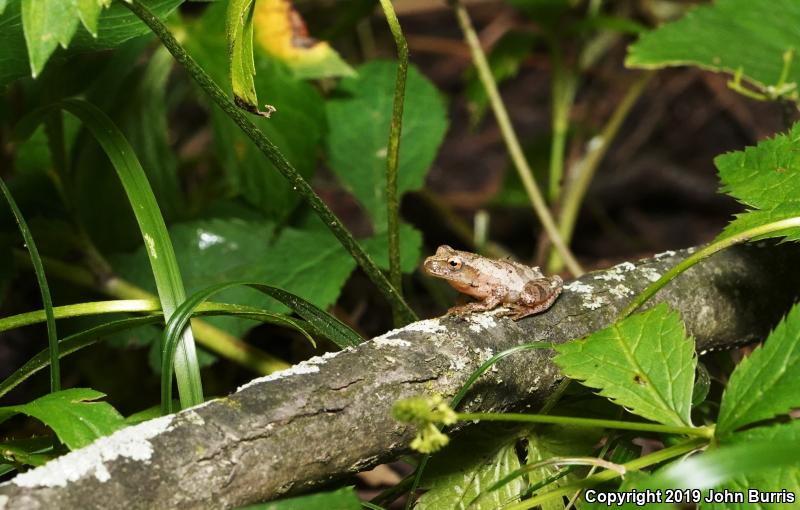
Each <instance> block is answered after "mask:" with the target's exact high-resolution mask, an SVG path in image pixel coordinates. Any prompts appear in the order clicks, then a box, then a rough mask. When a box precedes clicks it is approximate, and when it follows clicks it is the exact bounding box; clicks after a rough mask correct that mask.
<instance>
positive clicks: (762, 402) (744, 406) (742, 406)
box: [716, 305, 800, 436]
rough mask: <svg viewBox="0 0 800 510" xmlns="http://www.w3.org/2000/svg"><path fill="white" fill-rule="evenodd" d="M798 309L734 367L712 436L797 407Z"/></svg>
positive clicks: (799, 395)
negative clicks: (762, 343) (761, 344)
mask: <svg viewBox="0 0 800 510" xmlns="http://www.w3.org/2000/svg"><path fill="white" fill-rule="evenodd" d="M798 381H800V305H795V306H794V307H793V308H792V309H791V310H790V311H789V313H788V314H787V315H786V317H785V318H784V319H783V320H782V321H781V322H780V324H778V326H777V327H776V328H775V330H774V331H773V332H772V333H771V334H770V335H769V336H768V337H767V340H766V341H765V342H764V345H763V346H761V347H760V348H758V349H756V350H755V351H753V353H752V354H751V355H750V356H749V357H748V358H746V359H744V360H742V362H741V363H739V365H738V366H737V367H736V370H734V371H733V374H731V378H730V381H729V383H728V387H727V388H726V389H725V393H724V394H723V396H722V402H721V404H720V410H719V418H718V421H717V428H716V434H717V435H718V436H724V435H726V434H728V433H730V432H733V431H734V430H736V429H738V428H740V427H742V426H744V425H747V424H750V423H755V422H757V421H761V420H766V419H769V418H773V417H775V416H777V415H780V414H786V413H788V412H789V411H791V410H792V409H794V408H797V407H800V392H798V391H797V383H798Z"/></svg>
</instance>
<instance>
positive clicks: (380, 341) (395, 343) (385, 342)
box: [372, 335, 411, 347]
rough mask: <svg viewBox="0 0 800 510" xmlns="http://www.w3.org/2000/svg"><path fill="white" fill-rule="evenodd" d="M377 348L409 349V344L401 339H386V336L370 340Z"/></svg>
mask: <svg viewBox="0 0 800 510" xmlns="http://www.w3.org/2000/svg"><path fill="white" fill-rule="evenodd" d="M372 343H373V344H375V345H377V346H378V347H411V342H409V341H408V340H403V339H402V338H388V337H386V335H384V336H379V337H378V338H375V339H373V340H372Z"/></svg>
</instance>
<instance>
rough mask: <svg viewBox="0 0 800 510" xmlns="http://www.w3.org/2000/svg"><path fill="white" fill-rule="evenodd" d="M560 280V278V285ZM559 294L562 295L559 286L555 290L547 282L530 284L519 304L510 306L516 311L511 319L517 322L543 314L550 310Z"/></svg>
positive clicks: (527, 285) (526, 287)
mask: <svg viewBox="0 0 800 510" xmlns="http://www.w3.org/2000/svg"><path fill="white" fill-rule="evenodd" d="M560 280H561V279H560V278H559V279H558V281H559V283H560ZM559 294H561V287H560V286H558V287H556V288H555V289H554V288H553V287H552V286H551V285H549V284H548V282H547V281H546V280H545V281H544V282H542V281H541V280H539V281H532V282H528V283H527V284H526V285H525V289H524V291H523V292H522V295H521V296H520V299H519V302H518V303H515V304H513V305H510V308H511V309H512V310H514V314H513V315H512V316H511V318H512V319H513V320H515V321H516V320H519V319H522V318H523V317H527V316H528V315H533V314H535V313H539V312H543V311H545V310H547V309H548V308H550V306H551V305H552V304H553V303H554V302H555V300H556V299H557V298H558V296H559Z"/></svg>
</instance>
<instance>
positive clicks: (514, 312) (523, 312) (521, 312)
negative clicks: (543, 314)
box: [504, 305, 541, 321]
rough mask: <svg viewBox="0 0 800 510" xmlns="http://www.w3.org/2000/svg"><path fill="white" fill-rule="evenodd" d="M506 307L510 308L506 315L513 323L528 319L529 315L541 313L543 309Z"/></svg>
mask: <svg viewBox="0 0 800 510" xmlns="http://www.w3.org/2000/svg"><path fill="white" fill-rule="evenodd" d="M506 306H507V307H508V308H509V311H508V313H506V314H504V315H509V316H510V317H511V320H512V321H518V320H520V319H522V318H523V317H527V316H528V315H533V314H535V313H537V312H540V311H541V309H539V308H535V307H529V306H525V305H506Z"/></svg>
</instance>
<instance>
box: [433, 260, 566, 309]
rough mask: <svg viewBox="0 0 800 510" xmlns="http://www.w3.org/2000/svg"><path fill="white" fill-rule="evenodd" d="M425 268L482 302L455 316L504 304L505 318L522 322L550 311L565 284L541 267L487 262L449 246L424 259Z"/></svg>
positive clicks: (510, 262)
mask: <svg viewBox="0 0 800 510" xmlns="http://www.w3.org/2000/svg"><path fill="white" fill-rule="evenodd" d="M423 267H424V269H425V272H426V273H428V274H429V275H431V276H435V277H437V278H443V279H445V280H447V283H449V284H450V285H451V286H452V287H453V288H455V289H456V290H458V291H459V292H463V293H464V294H468V295H470V296H472V297H475V298H478V299H482V300H483V301H481V302H479V303H468V304H466V305H463V306H457V307H454V308H451V309H450V310H449V311H448V312H447V313H455V314H461V313H469V312H482V311H486V310H491V309H492V308H495V307H496V306H498V305H500V304H503V305H505V306H506V307H507V308H508V309H509V310H508V312H505V313H503V314H502V315H511V318H512V319H514V320H519V319H521V318H523V317H527V316H528V315H532V314H534V313H539V312H543V311H545V310H547V309H548V308H550V305H552V304H553V302H554V301H555V300H556V298H557V297H558V295H559V294H561V288H562V287H563V283H564V282H563V281H562V280H561V277H560V276H557V275H554V276H550V277H546V276H544V275H543V274H542V272H541V271H540V270H539V268H538V267H530V266H526V265H524V264H520V263H519V262H513V261H511V260H493V259H488V258H486V257H482V256H480V255H477V254H475V253H470V252H468V251H459V250H454V249H453V248H451V247H449V246H446V245H445V246H439V248H437V250H436V254H434V255H431V256H430V257H428V258H427V259H425V263H424V264H423Z"/></svg>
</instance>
